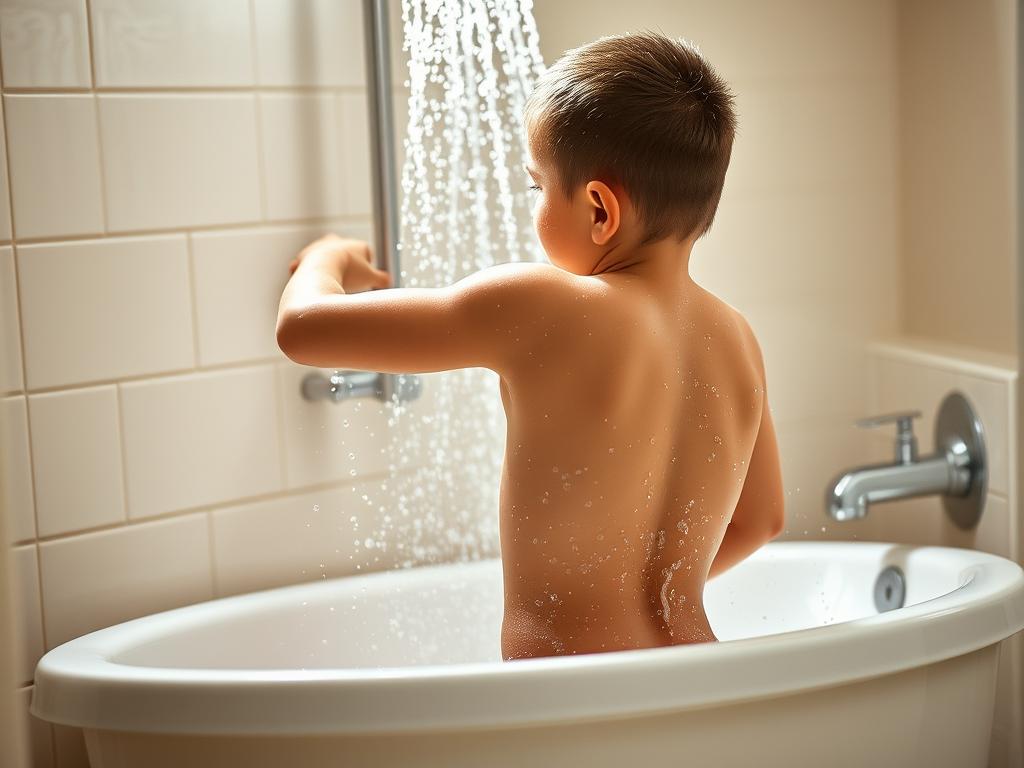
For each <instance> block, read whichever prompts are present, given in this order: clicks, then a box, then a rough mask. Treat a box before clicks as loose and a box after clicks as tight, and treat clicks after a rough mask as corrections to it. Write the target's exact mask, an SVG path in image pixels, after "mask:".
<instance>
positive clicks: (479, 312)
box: [277, 235, 568, 373]
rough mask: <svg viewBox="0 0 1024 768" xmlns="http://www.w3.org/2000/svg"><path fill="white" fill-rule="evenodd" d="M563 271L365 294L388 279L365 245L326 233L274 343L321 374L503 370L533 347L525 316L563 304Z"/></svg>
mask: <svg viewBox="0 0 1024 768" xmlns="http://www.w3.org/2000/svg"><path fill="white" fill-rule="evenodd" d="M294 263H295V262H293V264H294ZM564 274H565V273H563V272H562V270H559V269H558V268H557V267H554V266H552V265H546V264H535V263H522V262H519V263H508V264H498V265H495V266H493V267H488V268H486V269H483V270H481V271H479V272H476V273H474V274H472V275H469V276H467V277H465V278H463V279H462V280H460V281H458V282H457V283H455V284H454V285H451V286H447V287H442V288H391V289H386V290H373V291H370V290H367V289H369V288H375V287H376V288H381V287H384V286H386V285H389V284H390V280H389V279H388V278H387V275H386V273H383V272H381V271H380V270H377V269H374V268H373V266H372V264H371V255H370V250H369V246H368V245H367V244H366V243H364V242H362V241H359V240H348V239H343V238H339V237H337V236H334V235H328V236H327V237H325V238H321V239H320V240H317V241H316V242H314V243H312V244H310V245H309V246H307V247H306V248H305V249H303V251H302V252H301V253H300V254H299V257H298V264H297V266H296V267H295V271H294V273H293V274H292V277H291V279H290V280H289V281H288V284H287V285H286V286H285V289H284V292H283V293H282V295H281V302H280V306H279V307H278V317H277V343H278V346H279V347H280V348H281V351H282V352H284V353H285V355H287V356H288V357H289V358H290V359H292V360H294V361H295V362H297V363H301V364H303V365H310V366H316V367H319V368H344V369H356V370H363V371H378V372H381V373H429V372H434V371H444V370H452V369H455V368H474V367H482V368H490V369H492V370H495V371H497V372H498V373H503V372H506V371H507V370H509V368H510V367H511V366H514V365H515V362H516V360H517V359H518V356H519V355H525V354H526V351H527V350H528V349H529V348H530V346H529V345H530V342H531V339H530V338H529V337H528V330H529V329H528V326H529V323H528V322H527V320H526V315H527V313H530V312H536V310H537V309H538V306H543V305H551V306H552V307H556V306H558V305H563V306H564V304H565V296H566V292H567V290H568V286H567V284H566V280H565V278H564V277H563V276H562V275H564ZM517 337H518V338H517Z"/></svg>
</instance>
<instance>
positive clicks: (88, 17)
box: [85, 0, 110, 234]
mask: <svg viewBox="0 0 1024 768" xmlns="http://www.w3.org/2000/svg"><path fill="white" fill-rule="evenodd" d="M85 28H86V35H87V38H86V44H87V45H88V46H89V78H90V79H91V81H92V82H91V86H90V88H89V93H90V94H91V95H92V119H93V124H94V125H95V126H96V161H97V162H98V163H99V169H98V170H99V181H100V215H101V216H102V218H103V233H104V234H106V233H107V232H109V231H110V211H109V210H108V209H109V206H108V205H107V173H106V168H105V165H104V163H103V125H102V122H101V121H100V100H99V97H98V96H97V94H96V57H95V56H94V55H93V49H94V48H95V45H94V44H93V34H92V0H85Z"/></svg>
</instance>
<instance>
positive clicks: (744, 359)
mask: <svg viewBox="0 0 1024 768" xmlns="http://www.w3.org/2000/svg"><path fill="white" fill-rule="evenodd" d="M522 268H523V269H531V270H536V271H538V272H539V273H541V274H544V275H545V276H546V277H547V278H548V279H549V280H550V281H551V283H552V286H551V290H552V291H553V292H555V293H561V294H562V295H563V296H569V295H574V300H573V301H572V302H571V303H568V304H567V303H566V302H565V301H562V302H555V301H544V300H542V299H539V300H538V302H537V304H536V305H534V306H538V307H547V308H548V311H549V316H547V317H545V316H543V315H536V314H534V315H533V316H526V317H522V318H519V321H520V329H521V330H522V332H523V334H524V335H527V334H528V335H529V338H528V339H526V340H525V341H526V342H527V343H528V345H529V353H528V354H527V355H525V356H524V357H523V358H520V359H519V362H518V364H517V365H516V367H515V368H514V369H509V370H507V371H506V372H505V374H504V375H503V376H502V380H501V395H502V400H503V403H504V406H505V412H506V416H507V430H508V431H507V444H506V454H505V464H504V470H503V473H502V482H501V548H502V560H503V568H504V579H505V582H504V583H505V618H504V623H503V627H502V655H503V657H504V658H505V659H514V658H523V657H533V656H545V655H556V654H569V653H593V652H600V651H612V650H622V649H628V648H643V647H651V646H660V645H670V644H675V643H686V642H699V641H706V640H714V639H715V637H714V634H713V633H712V631H711V628H710V626H709V624H708V622H707V618H706V616H705V614H704V608H703V601H702V593H703V588H704V583H705V580H706V579H707V575H708V570H709V568H710V566H711V563H712V560H713V559H714V557H715V554H716V552H717V551H718V547H719V544H720V542H721V541H722V538H723V535H724V534H725V531H726V527H727V525H728V524H729V522H730V519H731V518H732V516H733V512H734V510H736V509H737V503H738V501H739V500H740V496H741V493H743V492H744V480H745V479H746V478H747V475H748V469H749V465H750V461H751V454H752V450H753V447H754V444H755V440H756V438H757V435H758V428H759V425H760V423H761V416H762V412H763V403H764V371H763V367H762V363H761V359H760V353H759V351H758V349H757V345H756V342H755V341H754V339H753V336H752V335H751V333H750V331H749V328H748V327H747V325H746V322H745V321H744V320H743V318H742V317H741V316H740V315H739V314H738V313H737V312H735V311H734V310H733V309H732V308H730V307H729V306H728V305H727V304H725V303H724V302H722V301H720V300H718V299H717V298H715V297H714V296H713V295H711V294H710V293H708V292H707V291H705V290H703V289H702V288H700V287H699V286H697V285H696V284H695V283H692V282H690V281H688V280H687V281H685V283H684V284H682V285H658V284H657V281H656V280H653V279H652V278H649V277H645V276H643V275H638V274H634V273H626V272H615V273H606V274H602V275H595V276H579V275H571V274H569V273H566V272H563V271H562V270H558V269H556V268H554V267H540V266H539V265H533V266H530V267H527V266H525V265H523V267H522ZM535 287H536V286H535ZM541 290H543V288H542V289H541ZM558 306H561V309H554V310H553V311H552V308H553V307H558ZM771 439H772V443H773V445H772V446H771V447H772V449H773V450H774V436H773V435H772V436H771ZM766 490H774V489H766ZM746 493H747V494H749V495H751V496H752V495H756V494H757V489H756V488H751V487H748V488H746Z"/></svg>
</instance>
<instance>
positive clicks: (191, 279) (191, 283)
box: [185, 232, 199, 371]
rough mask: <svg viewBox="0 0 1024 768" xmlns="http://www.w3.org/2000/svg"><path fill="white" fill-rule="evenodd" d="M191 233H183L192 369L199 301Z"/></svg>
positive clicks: (196, 358) (195, 357) (196, 356)
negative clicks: (189, 313)
mask: <svg viewBox="0 0 1024 768" xmlns="http://www.w3.org/2000/svg"><path fill="white" fill-rule="evenodd" d="M192 245H193V243H192V233H191V232H187V233H185V267H186V269H187V270H188V294H189V304H190V305H191V306H190V307H189V308H190V310H191V317H192V370H194V371H195V370H198V369H199V301H198V296H197V293H196V266H195V252H194V249H193V247H192Z"/></svg>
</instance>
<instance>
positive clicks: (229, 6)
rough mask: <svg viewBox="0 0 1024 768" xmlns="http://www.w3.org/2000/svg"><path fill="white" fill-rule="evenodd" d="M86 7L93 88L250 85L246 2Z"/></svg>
mask: <svg viewBox="0 0 1024 768" xmlns="http://www.w3.org/2000/svg"><path fill="white" fill-rule="evenodd" d="M90 8H91V12H92V22H93V45H94V46H95V50H94V51H93V58H94V59H95V61H96V81H97V85H101V86H218V85H252V84H253V57H252V43H251V40H252V34H251V30H250V28H249V3H248V2H247V0H218V1H217V2H215V3H210V2H207V1H206V0H92V5H91V6H90ZM143 37H144V39H145V44H140V38H143Z"/></svg>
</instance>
